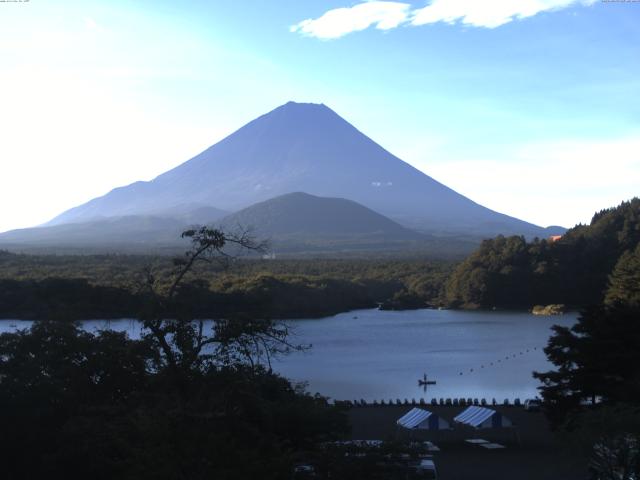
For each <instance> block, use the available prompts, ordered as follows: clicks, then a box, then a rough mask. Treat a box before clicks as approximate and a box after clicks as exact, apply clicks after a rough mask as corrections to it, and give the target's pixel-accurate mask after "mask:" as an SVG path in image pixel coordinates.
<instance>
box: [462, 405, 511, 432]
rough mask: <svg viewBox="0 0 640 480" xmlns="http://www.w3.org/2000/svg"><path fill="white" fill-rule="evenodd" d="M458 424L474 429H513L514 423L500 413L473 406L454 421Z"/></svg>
mask: <svg viewBox="0 0 640 480" xmlns="http://www.w3.org/2000/svg"><path fill="white" fill-rule="evenodd" d="M453 421H454V422H456V423H461V424H463V425H468V426H470V427H473V428H503V427H512V426H513V422H512V421H511V420H509V419H508V418H507V417H505V416H504V415H502V414H501V413H500V412H497V411H495V410H492V409H490V408H484V407H476V406H472V407H469V408H467V409H466V410H465V411H463V412H462V413H461V414H460V415H458V416H457V417H455V418H454V419H453Z"/></svg>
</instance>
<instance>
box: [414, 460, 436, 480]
mask: <svg viewBox="0 0 640 480" xmlns="http://www.w3.org/2000/svg"><path fill="white" fill-rule="evenodd" d="M416 474H417V476H418V477H420V478H430V479H437V478H438V472H437V470H436V464H435V463H433V460H430V459H424V460H422V461H421V462H420V465H418V466H417V467H416Z"/></svg>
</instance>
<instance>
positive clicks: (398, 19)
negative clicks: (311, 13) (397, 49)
mask: <svg viewBox="0 0 640 480" xmlns="http://www.w3.org/2000/svg"><path fill="white" fill-rule="evenodd" d="M410 11H411V5H409V4H408V3H401V2H379V1H373V2H365V3H359V4H358V5H355V6H353V7H350V8H335V9H333V10H329V11H328V12H326V13H325V14H324V15H322V16H321V17H319V18H316V19H311V18H309V19H307V20H303V21H302V22H300V23H297V24H296V25H293V26H292V27H291V29H290V30H291V31H292V32H297V33H300V34H302V35H306V36H310V37H316V38H320V39H323V40H328V39H331V38H339V37H342V36H344V35H347V34H348V33H352V32H359V31H361V30H365V29H367V28H369V27H371V26H375V28H377V29H379V30H390V29H392V28H396V27H398V26H399V25H400V24H402V23H404V22H406V21H408V19H409V14H410Z"/></svg>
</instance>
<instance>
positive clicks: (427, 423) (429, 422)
mask: <svg viewBox="0 0 640 480" xmlns="http://www.w3.org/2000/svg"><path fill="white" fill-rule="evenodd" d="M396 423H397V424H398V426H400V427H404V428H407V429H409V430H449V429H450V428H451V426H450V425H449V422H447V421H446V420H444V419H442V418H440V417H439V416H438V415H436V414H435V413H433V412H429V411H427V410H423V409H421V408H412V409H411V410H409V411H408V412H407V413H406V414H405V415H403V416H402V417H400V418H399V419H398V420H397V421H396Z"/></svg>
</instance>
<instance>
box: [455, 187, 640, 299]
mask: <svg viewBox="0 0 640 480" xmlns="http://www.w3.org/2000/svg"><path fill="white" fill-rule="evenodd" d="M639 243H640V199H638V198H634V199H632V200H630V201H628V202H623V203H622V204H621V205H619V206H618V207H615V208H610V209H606V210H602V211H600V212H598V213H596V214H595V215H594V216H593V219H592V221H591V223H590V224H589V225H578V226H576V227H574V228H572V229H570V230H568V231H567V232H566V233H565V234H564V235H563V236H562V237H561V238H559V239H557V240H555V241H553V240H552V239H536V240H534V241H533V242H527V241H525V239H524V238H523V237H517V236H514V237H503V236H499V237H497V238H494V239H491V240H485V241H484V242H483V243H482V245H481V246H480V248H479V249H478V250H476V251H475V252H474V253H473V254H472V255H470V256H469V257H468V258H467V259H466V260H464V261H463V262H462V263H461V264H460V265H458V266H457V267H456V269H455V270H454V272H453V273H452V275H451V277H450V278H449V279H448V281H447V286H446V302H447V303H448V304H449V305H451V306H454V307H459V308H494V307H497V308H516V309H523V308H524V309H529V308H531V307H532V306H534V305H548V304H565V305H568V306H569V307H573V308H579V307H583V306H587V305H594V304H599V303H601V302H602V301H603V300H604V298H605V296H606V297H607V298H615V297H616V296H617V295H618V293H616V290H617V289H619V288H620V285H622V284H623V283H625V282H626V283H628V282H631V283H633V280H629V277H633V276H634V275H635V279H636V280H637V278H638V269H637V264H638V260H637V256H638V250H637V248H638V244H639ZM634 258H635V260H634ZM633 262H635V265H636V267H635V268H634V267H633ZM614 272H615V277H614V278H617V279H615V280H612V282H611V283H609V278H610V276H611V275H612V273H614ZM636 285H637V283H636ZM635 295H638V294H637V287H636V293H635Z"/></svg>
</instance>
